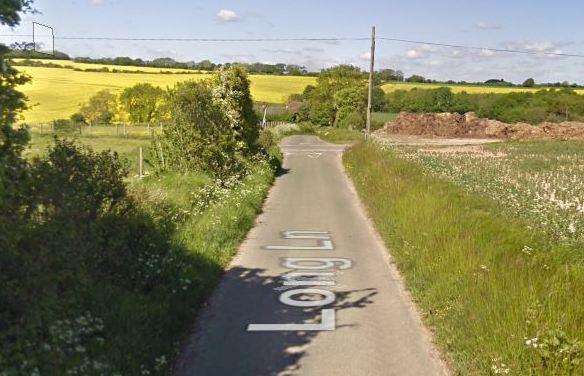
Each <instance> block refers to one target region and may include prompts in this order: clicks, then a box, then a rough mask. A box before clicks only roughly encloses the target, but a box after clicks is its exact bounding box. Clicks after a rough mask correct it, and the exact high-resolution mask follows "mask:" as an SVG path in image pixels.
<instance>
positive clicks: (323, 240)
mask: <svg viewBox="0 0 584 376" xmlns="http://www.w3.org/2000/svg"><path fill="white" fill-rule="evenodd" d="M280 235H281V237H282V238H283V239H289V240H297V239H301V240H306V239H309V240H316V241H317V243H318V244H319V246H316V247H315V246H296V245H278V246H273V245H272V246H270V245H268V246H264V247H262V248H264V249H266V250H277V251H280V250H286V251H307V250H310V251H322V250H326V251H332V250H334V246H333V242H332V236H331V234H330V233H329V232H328V231H314V230H284V231H282V232H281V233H280ZM281 265H282V266H283V267H284V268H286V269H291V271H289V272H286V273H284V274H283V275H282V276H281V280H282V281H283V282H282V285H283V287H280V288H276V289H274V290H275V291H282V292H281V293H280V296H279V298H278V300H279V301H280V303H282V304H285V305H287V306H290V307H300V308H306V307H325V306H327V305H330V304H333V303H334V302H335V300H336V295H335V293H334V291H331V290H326V289H325V288H326V287H333V286H336V285H337V282H336V281H335V279H334V277H335V276H336V275H337V272H338V271H340V270H345V269H349V268H351V267H352V266H353V261H352V260H350V259H346V258H339V257H285V258H283V259H282V261H281ZM284 286H291V287H292V289H286V287H284ZM299 286H300V287H303V288H296V287H299ZM314 287H318V288H314ZM315 296H318V297H319V298H318V299H314V297H315ZM300 297H305V299H301V298H300ZM307 297H308V299H306V298H307ZM320 316H321V321H320V322H319V323H313V322H307V323H282V324H255V323H254V324H248V326H247V331H248V332H274V331H333V330H335V329H336V312H335V309H334V308H323V309H322V310H321V311H320Z"/></svg>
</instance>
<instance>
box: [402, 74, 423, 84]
mask: <svg viewBox="0 0 584 376" xmlns="http://www.w3.org/2000/svg"><path fill="white" fill-rule="evenodd" d="M406 81H407V82H416V83H424V82H426V78H425V77H423V76H420V75H417V74H414V75H411V76H410V77H408V78H407V79H406Z"/></svg>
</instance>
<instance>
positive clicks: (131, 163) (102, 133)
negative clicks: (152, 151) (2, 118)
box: [24, 126, 150, 176]
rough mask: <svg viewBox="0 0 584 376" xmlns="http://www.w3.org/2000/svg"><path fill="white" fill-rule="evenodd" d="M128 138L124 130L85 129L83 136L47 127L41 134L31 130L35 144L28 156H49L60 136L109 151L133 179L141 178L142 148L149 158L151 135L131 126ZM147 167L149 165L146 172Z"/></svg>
mask: <svg viewBox="0 0 584 376" xmlns="http://www.w3.org/2000/svg"><path fill="white" fill-rule="evenodd" d="M126 134H127V137H125V136H124V133H123V128H122V127H118V128H116V126H99V127H91V128H90V127H83V129H82V130H81V134H80V133H79V132H78V131H75V132H70V133H60V132H57V133H53V132H51V131H50V129H48V128H47V127H45V128H43V130H42V133H41V129H40V128H39V127H34V128H31V132H30V135H31V142H30V143H29V145H28V148H27V149H26V150H25V153H24V154H25V156H26V157H28V158H32V157H36V156H42V155H44V154H46V152H47V150H48V148H49V147H50V146H51V145H52V144H53V140H54V137H55V136H58V137H61V138H68V139H73V140H75V141H76V142H78V143H79V144H82V145H85V146H88V147H90V148H92V149H93V150H95V151H102V150H108V149H109V150H113V151H115V152H117V153H118V154H119V155H120V157H122V158H123V159H124V160H125V161H126V163H127V167H128V169H129V171H130V176H134V175H137V174H138V158H139V149H140V147H142V149H143V153H144V158H147V149H148V147H149V146H150V138H149V137H150V133H149V131H148V129H147V127H142V126H128V127H126ZM147 167H148V166H147V165H145V168H146V169H147Z"/></svg>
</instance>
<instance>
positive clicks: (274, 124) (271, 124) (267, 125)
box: [263, 121, 293, 128]
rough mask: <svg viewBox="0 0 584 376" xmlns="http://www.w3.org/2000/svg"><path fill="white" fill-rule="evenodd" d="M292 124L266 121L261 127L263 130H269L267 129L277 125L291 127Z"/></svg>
mask: <svg viewBox="0 0 584 376" xmlns="http://www.w3.org/2000/svg"><path fill="white" fill-rule="evenodd" d="M292 124H293V123H291V122H289V121H266V123H265V124H264V125H263V127H265V128H269V127H276V126H278V125H292Z"/></svg>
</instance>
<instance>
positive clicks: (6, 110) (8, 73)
mask: <svg viewBox="0 0 584 376" xmlns="http://www.w3.org/2000/svg"><path fill="white" fill-rule="evenodd" d="M31 4H32V1H25V0H12V1H0V24H1V25H6V26H11V27H12V26H16V25H18V24H19V23H20V13H21V12H26V11H30V10H31ZM7 53H8V48H7V47H6V46H4V45H2V44H0V234H8V232H7V231H5V230H6V226H8V227H10V226H17V223H18V221H19V220H18V218H20V216H21V215H22V214H23V213H24V212H25V211H23V210H22V208H23V207H26V206H27V205H28V204H29V203H28V200H27V195H26V192H25V191H26V188H27V187H28V179H29V174H28V172H27V166H28V163H27V162H26V160H24V159H23V158H22V152H23V150H24V148H25V147H26V144H27V143H28V141H29V135H28V132H27V131H26V130H25V129H23V128H20V129H14V128H13V124H14V122H15V120H16V118H17V116H18V114H19V113H20V112H21V111H23V110H24V109H26V97H25V96H24V95H23V94H22V93H21V92H19V91H18V90H16V87H17V86H19V85H22V84H24V83H26V82H28V81H29V78H28V77H27V76H25V75H22V74H20V73H19V72H18V71H17V70H15V69H14V68H12V67H11V66H10V64H9V63H8V61H7V59H6V54H7ZM5 241H8V239H7V238H5V237H4V236H0V249H3V250H4V249H8V247H7V246H6V243H5ZM5 246H6V247H5ZM0 253H1V252H0ZM2 270H5V269H4V268H2ZM0 298H1V297H0Z"/></svg>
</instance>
